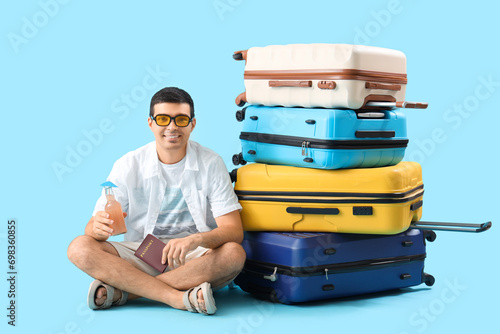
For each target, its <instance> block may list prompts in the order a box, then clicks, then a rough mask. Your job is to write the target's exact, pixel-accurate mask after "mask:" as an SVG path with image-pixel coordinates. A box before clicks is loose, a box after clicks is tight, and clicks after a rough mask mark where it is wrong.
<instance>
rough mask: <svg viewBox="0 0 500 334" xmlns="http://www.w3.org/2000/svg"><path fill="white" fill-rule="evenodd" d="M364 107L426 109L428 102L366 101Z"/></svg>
mask: <svg viewBox="0 0 500 334" xmlns="http://www.w3.org/2000/svg"><path fill="white" fill-rule="evenodd" d="M365 106H366V107H382V108H384V107H385V108H412V109H427V107H428V106H429V104H428V103H427V102H409V101H403V102H383V101H370V102H367V103H366V105H365Z"/></svg>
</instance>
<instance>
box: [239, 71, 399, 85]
mask: <svg viewBox="0 0 500 334" xmlns="http://www.w3.org/2000/svg"><path fill="white" fill-rule="evenodd" d="M243 76H244V79H245V80H256V79H257V80H259V79H260V80H262V79H264V80H265V79H267V80H363V81H370V82H371V81H374V82H382V83H390V84H407V82H408V79H407V76H406V74H405V73H393V72H380V71H368V70H358V69H338V70H335V69H324V70H312V69H310V70H249V71H245V72H244V74H243Z"/></svg>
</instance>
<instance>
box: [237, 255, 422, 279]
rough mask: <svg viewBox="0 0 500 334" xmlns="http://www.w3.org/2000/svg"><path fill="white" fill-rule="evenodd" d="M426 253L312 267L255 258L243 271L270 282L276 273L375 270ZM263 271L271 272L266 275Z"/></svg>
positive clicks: (294, 274) (306, 274)
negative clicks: (268, 261)
mask: <svg viewBox="0 0 500 334" xmlns="http://www.w3.org/2000/svg"><path fill="white" fill-rule="evenodd" d="M425 258H426V254H417V255H408V256H398V257H390V258H381V259H372V260H362V261H355V262H346V263H337V264H327V265H320V266H314V267H291V266H285V265H276V264H273V263H267V262H261V261H256V260H246V262H245V267H244V269H243V271H251V272H253V273H255V274H260V275H263V276H264V277H263V278H265V279H268V280H271V281H272V282H274V281H276V280H277V276H276V275H287V276H292V277H309V276H323V275H325V276H326V277H328V275H334V274H341V273H349V272H356V271H365V270H375V269H382V268H388V267H395V266H400V265H403V264H408V263H411V262H416V261H424V260H425ZM263 271H264V272H271V273H272V274H271V275H266V274H265V273H263Z"/></svg>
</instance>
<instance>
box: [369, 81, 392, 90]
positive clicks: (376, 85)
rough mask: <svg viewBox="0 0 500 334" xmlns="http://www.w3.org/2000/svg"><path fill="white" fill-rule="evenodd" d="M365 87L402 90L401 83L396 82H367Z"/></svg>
mask: <svg viewBox="0 0 500 334" xmlns="http://www.w3.org/2000/svg"><path fill="white" fill-rule="evenodd" d="M365 88H367V89H385V90H394V91H400V90H401V85H396V84H386V83H380V82H368V81H367V82H365Z"/></svg>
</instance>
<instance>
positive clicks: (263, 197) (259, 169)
mask: <svg viewBox="0 0 500 334" xmlns="http://www.w3.org/2000/svg"><path fill="white" fill-rule="evenodd" d="M232 178H233V180H235V182H236V183H235V192H236V194H237V195H238V199H239V201H240V204H241V206H242V207H243V210H242V211H241V218H242V221H243V227H244V229H245V230H246V231H282V232H295V231H303V232H340V233H364V234H396V233H400V232H403V231H405V230H407V229H408V228H409V226H410V223H411V222H412V221H418V220H419V219H420V217H421V216H422V203H423V202H422V197H423V194H424V185H423V183H422V169H421V167H420V165H419V164H418V163H416V162H406V161H405V162H400V163H399V164H397V165H395V166H389V167H379V168H358V169H340V170H322V169H313V168H301V167H288V166H278V165H266V164H259V163H253V164H249V165H246V166H243V167H241V168H239V169H236V170H234V171H233V172H232Z"/></svg>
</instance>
